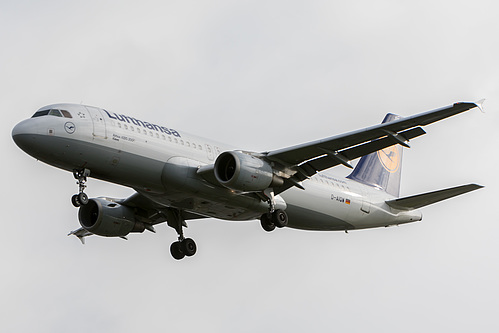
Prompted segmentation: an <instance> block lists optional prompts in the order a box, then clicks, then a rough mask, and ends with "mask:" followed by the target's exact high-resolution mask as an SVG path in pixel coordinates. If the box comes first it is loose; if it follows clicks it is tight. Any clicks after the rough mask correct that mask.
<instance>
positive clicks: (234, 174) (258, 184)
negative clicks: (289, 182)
mask: <svg viewBox="0 0 499 333" xmlns="http://www.w3.org/2000/svg"><path fill="white" fill-rule="evenodd" d="M214 171H215V177H216V178H217V180H218V182H219V183H220V184H222V185H223V186H225V187H227V188H230V189H232V190H236V191H243V192H257V191H263V190H265V189H267V188H269V187H274V186H281V185H282V184H283V183H284V181H283V179H282V178H280V177H278V176H276V175H274V173H273V170H272V166H270V164H269V163H268V162H266V161H264V160H262V159H261V158H258V157H256V156H253V155H250V154H247V153H243V152H240V151H229V152H224V153H222V154H220V156H218V158H217V160H216V161H215V170H214Z"/></svg>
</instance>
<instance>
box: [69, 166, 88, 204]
mask: <svg viewBox="0 0 499 333" xmlns="http://www.w3.org/2000/svg"><path fill="white" fill-rule="evenodd" d="M73 176H74V177H75V179H76V184H78V194H75V195H73V196H72V197H71V203H72V204H73V206H75V207H80V206H84V205H86V204H88V196H87V195H86V193H85V192H83V191H84V190H85V188H86V187H87V185H85V183H86V182H87V177H88V176H90V170H89V169H82V170H77V169H75V170H73Z"/></svg>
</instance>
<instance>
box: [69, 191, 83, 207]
mask: <svg viewBox="0 0 499 333" xmlns="http://www.w3.org/2000/svg"><path fill="white" fill-rule="evenodd" d="M71 203H72V204H73V206H75V207H76V208H78V207H80V206H81V203H80V200H79V199H78V194H75V195H73V196H72V197H71Z"/></svg>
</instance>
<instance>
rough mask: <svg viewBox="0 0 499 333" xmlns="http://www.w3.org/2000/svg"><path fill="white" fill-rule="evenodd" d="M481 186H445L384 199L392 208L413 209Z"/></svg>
mask: <svg viewBox="0 0 499 333" xmlns="http://www.w3.org/2000/svg"><path fill="white" fill-rule="evenodd" d="M482 187H483V186H481V185H477V184H468V185H462V186H457V187H452V188H447V189H444V190H438V191H433V192H428V193H423V194H418V195H413V196H410V197H405V198H399V199H394V200H388V201H385V202H386V204H387V205H388V206H390V207H392V208H395V209H400V210H413V209H418V208H421V207H424V206H428V205H431V204H433V203H436V202H439V201H442V200H445V199H449V198H452V197H455V196H458V195H461V194H464V193H468V192H471V191H474V190H478V189H480V188H482Z"/></svg>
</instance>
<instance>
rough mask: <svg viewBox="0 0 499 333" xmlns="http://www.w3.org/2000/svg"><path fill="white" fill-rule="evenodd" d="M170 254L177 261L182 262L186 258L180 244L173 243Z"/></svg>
mask: <svg viewBox="0 0 499 333" xmlns="http://www.w3.org/2000/svg"><path fill="white" fill-rule="evenodd" d="M170 253H171V255H172V257H173V258H174V259H175V260H181V259H183V258H184V257H185V254H184V252H182V250H181V245H180V242H173V243H172V245H170Z"/></svg>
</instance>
